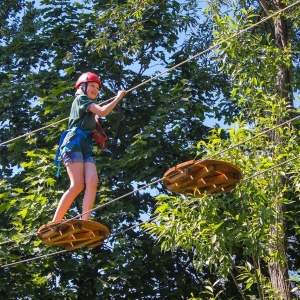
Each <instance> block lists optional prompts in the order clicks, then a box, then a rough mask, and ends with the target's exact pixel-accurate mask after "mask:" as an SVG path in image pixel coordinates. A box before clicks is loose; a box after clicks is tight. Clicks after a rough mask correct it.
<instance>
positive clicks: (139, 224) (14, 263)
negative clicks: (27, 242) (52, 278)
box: [0, 155, 300, 269]
mask: <svg viewBox="0 0 300 300" xmlns="http://www.w3.org/2000/svg"><path fill="white" fill-rule="evenodd" d="M299 158H300V155H299V156H296V157H294V158H291V159H289V160H287V161H285V162H283V163H280V164H278V165H274V166H272V167H270V168H267V169H265V170H263V171H261V172H257V173H255V174H253V175H251V176H249V177H247V178H244V179H242V181H243V180H247V179H249V178H252V177H255V176H258V175H261V174H263V173H266V172H268V171H270V170H273V169H275V168H277V167H281V166H283V165H285V164H288V163H290V162H292V161H294V160H297V159H299ZM162 179H163V178H162ZM162 179H161V180H162ZM147 186H149V185H147ZM196 201H198V200H196ZM196 201H195V202H196ZM155 219H157V217H152V218H150V219H148V220H146V221H144V222H140V223H138V224H135V225H133V226H131V227H128V228H126V229H125V230H122V231H120V232H117V233H115V234H112V235H110V236H109V237H108V239H111V238H113V237H116V236H118V235H121V234H124V233H125V232H127V231H129V230H132V229H134V228H136V227H138V226H141V225H143V224H146V223H148V222H151V221H154V220H155ZM65 252H69V250H61V251H57V252H52V253H50V254H45V255H41V256H37V257H33V258H29V259H24V260H19V261H15V262H12V263H8V264H5V265H0V269H2V268H7V267H11V266H14V265H17V264H21V263H25V262H30V261H33V260H38V259H42V258H46V257H50V256H53V255H56V254H61V253H65Z"/></svg>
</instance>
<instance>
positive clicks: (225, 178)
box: [162, 160, 242, 195]
mask: <svg viewBox="0 0 300 300" xmlns="http://www.w3.org/2000/svg"><path fill="white" fill-rule="evenodd" d="M241 178H242V172H241V171H240V169H239V168H237V167H236V166H234V165H232V164H229V163H227V162H224V161H220V160H204V161H196V160H190V161H187V162H184V163H182V164H179V165H177V166H176V167H173V168H171V169H170V170H168V171H167V172H166V173H165V174H164V179H163V181H162V183H163V184H164V185H165V186H166V188H167V189H168V190H170V191H171V192H174V193H180V194H184V193H193V194H196V195H201V194H204V193H206V194H214V193H221V194H224V193H226V192H228V191H230V190H232V189H233V188H235V186H236V184H237V182H238V181H240V179H241Z"/></svg>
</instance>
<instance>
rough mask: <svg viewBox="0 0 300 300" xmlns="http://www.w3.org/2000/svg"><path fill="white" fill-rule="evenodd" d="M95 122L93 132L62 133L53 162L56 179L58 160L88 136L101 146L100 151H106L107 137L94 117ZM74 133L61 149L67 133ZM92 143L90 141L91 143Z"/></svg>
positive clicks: (76, 130) (58, 166)
mask: <svg viewBox="0 0 300 300" xmlns="http://www.w3.org/2000/svg"><path fill="white" fill-rule="evenodd" d="M95 120H96V125H97V126H96V129H95V130H81V129H78V128H72V129H68V130H65V131H63V133H62V135H61V137H60V140H59V145H58V149H57V151H56V156H55V160H54V165H55V166H57V171H56V177H59V175H60V160H61V158H62V157H63V156H64V154H65V153H66V152H67V151H68V150H70V149H71V148H72V147H73V146H74V145H76V144H77V145H78V144H80V142H81V139H83V138H88V136H89V134H91V138H92V139H93V140H94V141H95V142H96V143H97V144H99V145H100V146H101V148H102V149H106V144H105V142H106V140H107V135H106V133H105V131H104V130H103V128H102V127H101V125H100V122H99V119H98V117H97V116H96V115H95ZM70 131H74V132H75V133H76V136H75V137H74V138H73V139H72V140H70V141H69V142H68V143H67V144H66V145H65V146H64V147H63V149H61V145H62V143H63V141H64V139H65V137H66V135H67V134H68V132H70ZM91 143H92V141H91ZM91 154H92V152H90V153H88V154H87V156H89V155H91Z"/></svg>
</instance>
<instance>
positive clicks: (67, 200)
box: [53, 162, 84, 222]
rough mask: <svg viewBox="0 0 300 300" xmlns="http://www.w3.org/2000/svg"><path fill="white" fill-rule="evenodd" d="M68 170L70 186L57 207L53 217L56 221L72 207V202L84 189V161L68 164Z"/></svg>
mask: <svg viewBox="0 0 300 300" xmlns="http://www.w3.org/2000/svg"><path fill="white" fill-rule="evenodd" d="M67 172H68V175H69V178H70V187H69V189H68V190H67V191H66V192H65V193H64V194H63V196H62V198H61V199H60V202H59V204H58V207H57V209H56V212H55V215H54V217H53V222H54V221H59V220H61V219H62V218H63V217H64V215H65V214H66V212H67V211H68V209H69V208H70V206H71V204H72V202H73V201H74V200H75V198H76V197H77V196H78V195H79V194H80V192H81V191H82V190H83V189H84V166H83V163H82V162H75V163H71V164H69V165H67Z"/></svg>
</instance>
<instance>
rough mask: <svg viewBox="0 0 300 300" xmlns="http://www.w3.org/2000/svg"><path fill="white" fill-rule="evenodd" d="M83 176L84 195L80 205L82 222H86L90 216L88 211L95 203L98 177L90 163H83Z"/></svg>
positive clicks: (93, 165)
mask: <svg viewBox="0 0 300 300" xmlns="http://www.w3.org/2000/svg"><path fill="white" fill-rule="evenodd" d="M84 174H85V193H84V198H83V205H82V220H88V219H89V218H90V215H91V212H90V210H91V209H92V208H93V205H94V202H95V198H96V192H97V185H98V175H97V170H96V166H95V164H94V163H91V162H86V163H84Z"/></svg>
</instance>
